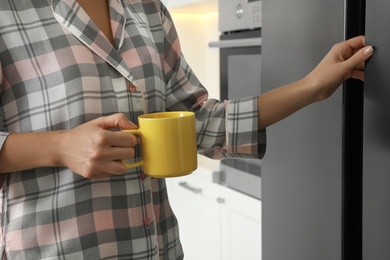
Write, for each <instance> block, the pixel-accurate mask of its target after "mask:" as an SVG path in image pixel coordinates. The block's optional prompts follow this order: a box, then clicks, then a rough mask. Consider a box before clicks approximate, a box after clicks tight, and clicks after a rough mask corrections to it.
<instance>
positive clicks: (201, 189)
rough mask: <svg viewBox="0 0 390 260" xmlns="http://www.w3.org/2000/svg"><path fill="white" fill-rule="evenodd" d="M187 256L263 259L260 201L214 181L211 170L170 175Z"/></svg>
mask: <svg viewBox="0 0 390 260" xmlns="http://www.w3.org/2000/svg"><path fill="white" fill-rule="evenodd" d="M167 186H168V194H169V198H170V203H171V206H172V209H173V211H174V212H175V214H176V216H177V218H178V221H179V230H180V236H181V241H182V245H183V249H184V254H185V259H186V260H198V259H203V260H218V259H221V260H222V259H223V260H229V259H231V260H233V259H234V260H235V259H258V260H260V259H261V201H260V200H257V199H254V198H252V197H249V196H246V195H244V194H242V193H239V192H236V191H234V190H231V189H229V188H226V187H224V186H221V185H219V184H216V183H213V182H212V171H211V170H209V169H206V168H202V167H200V168H198V169H197V170H196V171H195V172H194V173H192V174H191V175H189V176H185V177H179V178H172V179H167Z"/></svg>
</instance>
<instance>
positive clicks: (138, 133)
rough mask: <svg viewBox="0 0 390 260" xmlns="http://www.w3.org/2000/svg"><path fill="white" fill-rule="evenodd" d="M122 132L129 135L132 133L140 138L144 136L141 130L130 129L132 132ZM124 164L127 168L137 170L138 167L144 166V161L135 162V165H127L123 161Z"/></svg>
mask: <svg viewBox="0 0 390 260" xmlns="http://www.w3.org/2000/svg"><path fill="white" fill-rule="evenodd" d="M122 131H123V132H127V133H131V134H134V135H138V136H141V135H142V133H141V130H140V129H139V128H138V129H130V130H122ZM122 163H123V164H124V165H125V166H126V168H136V167H140V166H142V165H143V164H144V160H141V161H139V162H134V163H127V162H125V161H124V160H123V161H122Z"/></svg>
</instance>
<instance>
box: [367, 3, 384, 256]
mask: <svg viewBox="0 0 390 260" xmlns="http://www.w3.org/2000/svg"><path fill="white" fill-rule="evenodd" d="M389 25H390V1H388V0H368V1H367V5H366V41H367V43H368V44H372V45H374V47H375V54H374V56H373V57H372V58H371V60H369V62H368V64H367V65H366V74H365V87H364V91H365V98H364V132H363V148H364V152H363V259H364V260H371V259H375V260H382V259H383V260H384V259H386V260H387V259H390V247H389V243H390V78H389V72H390V31H389V29H388V28H389Z"/></svg>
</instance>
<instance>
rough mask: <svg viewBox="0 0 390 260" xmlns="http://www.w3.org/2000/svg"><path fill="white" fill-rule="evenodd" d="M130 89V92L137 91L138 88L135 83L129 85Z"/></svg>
mask: <svg viewBox="0 0 390 260" xmlns="http://www.w3.org/2000/svg"><path fill="white" fill-rule="evenodd" d="M129 90H130V92H136V91H137V88H136V87H135V86H134V85H133V84H130V85H129Z"/></svg>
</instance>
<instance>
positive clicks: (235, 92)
mask: <svg viewBox="0 0 390 260" xmlns="http://www.w3.org/2000/svg"><path fill="white" fill-rule="evenodd" d="M209 46H210V47H218V48H220V84H221V85H220V93H221V100H225V99H235V98H240V97H245V96H257V95H259V94H260V93H261V87H260V70H261V29H258V30H249V31H242V32H234V33H225V34H223V35H221V36H220V41H219V42H214V43H210V44H209ZM214 181H215V182H217V183H219V184H221V185H225V186H227V187H229V188H232V189H234V190H237V191H239V192H242V193H244V194H247V195H249V196H252V197H254V198H257V199H261V161H260V160H257V159H225V160H222V161H221V170H220V171H219V172H216V173H215V175H214Z"/></svg>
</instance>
